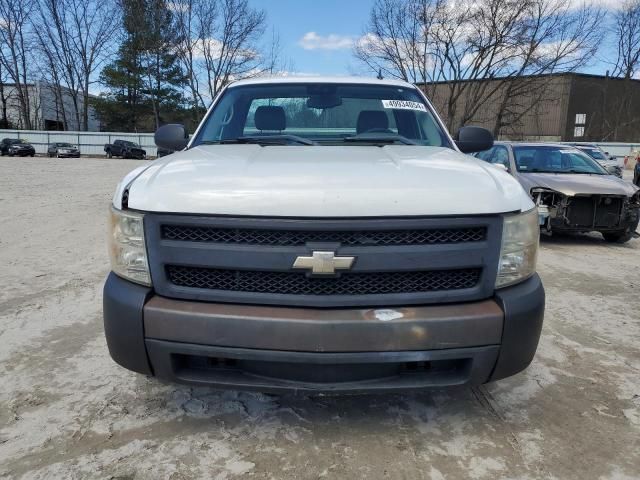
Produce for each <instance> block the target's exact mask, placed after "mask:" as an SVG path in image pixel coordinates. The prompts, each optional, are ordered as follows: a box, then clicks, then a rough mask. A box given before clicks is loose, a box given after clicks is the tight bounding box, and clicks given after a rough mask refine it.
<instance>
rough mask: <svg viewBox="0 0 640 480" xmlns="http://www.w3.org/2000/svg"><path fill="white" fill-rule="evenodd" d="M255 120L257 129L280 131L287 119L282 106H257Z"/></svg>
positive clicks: (285, 124)
mask: <svg viewBox="0 0 640 480" xmlns="http://www.w3.org/2000/svg"><path fill="white" fill-rule="evenodd" d="M255 122H256V128H257V129H258V130H278V131H282V130H284V129H285V128H287V120H286V117H285V114H284V108H282V107H271V106H262V107H258V108H257V109H256V114H255Z"/></svg>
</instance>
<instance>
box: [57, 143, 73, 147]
mask: <svg viewBox="0 0 640 480" xmlns="http://www.w3.org/2000/svg"><path fill="white" fill-rule="evenodd" d="M56 145H57V146H58V147H70V146H71V144H70V143H56Z"/></svg>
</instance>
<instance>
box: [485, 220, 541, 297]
mask: <svg viewBox="0 0 640 480" xmlns="http://www.w3.org/2000/svg"><path fill="white" fill-rule="evenodd" d="M539 242H540V227H539V225H538V211H537V209H535V208H533V209H531V210H529V211H528V212H524V213H520V214H516V215H507V216H505V217H504V225H503V229H502V248H501V250H500V263H499V264H498V277H497V279H496V288H501V287H506V286H508V285H513V284H514V283H518V282H521V281H522V280H525V279H527V278H529V277H530V276H531V275H533V274H534V273H535V272H536V260H537V257H538V243H539Z"/></svg>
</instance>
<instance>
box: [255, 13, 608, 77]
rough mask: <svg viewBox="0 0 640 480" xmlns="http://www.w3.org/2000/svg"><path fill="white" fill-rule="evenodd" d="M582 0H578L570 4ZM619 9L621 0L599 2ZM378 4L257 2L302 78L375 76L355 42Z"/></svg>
mask: <svg viewBox="0 0 640 480" xmlns="http://www.w3.org/2000/svg"><path fill="white" fill-rule="evenodd" d="M567 1H569V2H578V1H579V0H567ZM596 1H597V2H598V3H600V4H601V5H603V6H607V7H615V5H618V4H619V2H620V1H621V0H596ZM373 3H374V0H252V1H251V5H253V6H254V7H258V8H261V9H264V10H265V11H266V12H267V20H268V23H269V25H271V26H272V27H274V28H275V31H276V32H277V33H278V34H279V36H280V45H281V48H282V53H283V56H284V57H285V58H286V59H289V60H290V61H291V64H290V65H288V66H287V70H288V71H291V72H292V73H296V74H301V75H351V74H356V75H363V74H367V75H374V74H373V73H372V72H368V71H366V70H363V68H362V66H361V65H360V64H358V62H357V61H356V60H355V59H354V57H353V55H352V45H353V41H354V40H355V39H357V38H358V37H359V36H361V35H362V34H363V33H364V29H365V26H366V24H367V22H368V20H369V13H370V11H371V7H372V5H373ZM611 55H612V52H611V51H610V49H607V48H603V49H602V51H601V52H600V53H599V55H598V57H597V58H595V59H594V61H593V63H592V64H591V65H590V66H589V67H587V68H585V69H583V71H584V72H586V73H593V74H598V75H604V74H605V72H606V70H607V68H610V67H609V66H608V65H607V63H606V61H607V58H608V57H610V56H611Z"/></svg>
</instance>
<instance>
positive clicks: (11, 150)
mask: <svg viewBox="0 0 640 480" xmlns="http://www.w3.org/2000/svg"><path fill="white" fill-rule="evenodd" d="M35 154H36V149H35V148H33V145H31V144H30V143H27V142H25V141H24V140H22V139H20V138H4V139H3V140H2V142H0V155H10V156H13V157H27V156H29V157H33V156H34V155H35Z"/></svg>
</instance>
